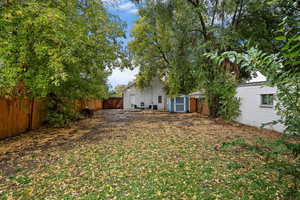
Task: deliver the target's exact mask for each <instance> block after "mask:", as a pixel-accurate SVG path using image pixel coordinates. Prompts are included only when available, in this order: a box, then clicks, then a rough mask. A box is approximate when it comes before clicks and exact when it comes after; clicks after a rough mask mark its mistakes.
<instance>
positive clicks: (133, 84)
mask: <svg viewBox="0 0 300 200" xmlns="http://www.w3.org/2000/svg"><path fill="white" fill-rule="evenodd" d="M132 86H135V81H133V82H131V83H129V84H128V85H127V87H126V88H124V89H123V91H125V90H127V89H129V88H131V87H132Z"/></svg>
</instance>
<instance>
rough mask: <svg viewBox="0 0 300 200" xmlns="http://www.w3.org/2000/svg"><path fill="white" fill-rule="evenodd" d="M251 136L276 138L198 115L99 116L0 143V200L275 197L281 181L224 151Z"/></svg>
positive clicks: (236, 152) (235, 151) (246, 151)
mask: <svg viewBox="0 0 300 200" xmlns="http://www.w3.org/2000/svg"><path fill="white" fill-rule="evenodd" d="M258 137H260V138H264V139H268V140H275V139H277V138H278V137H279V136H278V134H276V133H273V132H269V131H264V130H260V129H256V128H251V127H246V126H241V125H238V124H225V123H222V122H215V121H213V120H210V119H208V118H205V117H201V116H200V115H198V114H170V113H159V112H156V113H151V112H124V111H120V110H104V111H100V112H98V113H97V114H96V116H94V118H93V119H86V120H83V121H80V122H77V123H76V124H74V125H72V127H70V128H65V129H40V130H38V131H33V132H30V133H26V134H23V135H21V136H18V137H14V138H10V139H6V140H2V141H0V199H259V200H261V199H274V200H275V199H283V198H284V197H283V194H284V193H285V191H286V189H287V188H288V187H289V185H290V184H291V183H290V180H288V178H286V179H283V180H282V181H278V178H279V177H278V174H277V172H276V171H274V170H272V169H270V168H268V167H266V165H265V164H266V159H265V158H264V157H263V156H260V155H259V154H257V153H255V152H253V151H251V149H250V148H247V146H243V145H224V144H233V143H239V141H245V142H247V143H249V144H252V145H256V143H257V138H258ZM281 159H282V160H287V161H288V157H287V156H284V155H282V157H281Z"/></svg>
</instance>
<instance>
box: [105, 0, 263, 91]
mask: <svg viewBox="0 0 300 200" xmlns="http://www.w3.org/2000/svg"><path fill="white" fill-rule="evenodd" d="M103 1H104V3H105V6H106V7H107V8H108V11H109V12H110V13H112V14H115V15H117V16H119V17H120V19H121V20H122V21H124V22H126V23H127V28H126V36H127V38H126V39H124V45H126V44H127V42H128V41H130V40H132V39H133V38H132V37H130V31H131V29H132V26H133V24H134V22H135V20H136V19H137V18H138V15H137V11H138V10H137V7H136V6H135V4H134V3H132V2H131V1H130V0H103ZM138 72H139V70H138V69H137V68H136V69H134V70H129V69H124V70H123V71H121V70H120V69H115V70H113V72H112V74H111V76H109V77H108V83H109V84H110V85H111V86H112V87H113V88H114V87H115V86H117V85H119V84H128V82H129V81H133V80H134V78H135V75H136V74H137V73H138ZM264 80H265V77H264V76H263V75H261V74H260V73H258V77H256V78H254V79H252V80H250V81H249V82H257V81H264Z"/></svg>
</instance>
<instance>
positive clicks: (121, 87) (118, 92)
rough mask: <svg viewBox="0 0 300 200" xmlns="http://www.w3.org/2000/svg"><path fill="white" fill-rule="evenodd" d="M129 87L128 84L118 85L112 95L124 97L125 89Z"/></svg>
mask: <svg viewBox="0 0 300 200" xmlns="http://www.w3.org/2000/svg"><path fill="white" fill-rule="evenodd" d="M126 87H127V85H117V86H116V87H115V88H114V89H113V91H111V94H110V96H111V97H122V96H123V91H124V89H125V88H126Z"/></svg>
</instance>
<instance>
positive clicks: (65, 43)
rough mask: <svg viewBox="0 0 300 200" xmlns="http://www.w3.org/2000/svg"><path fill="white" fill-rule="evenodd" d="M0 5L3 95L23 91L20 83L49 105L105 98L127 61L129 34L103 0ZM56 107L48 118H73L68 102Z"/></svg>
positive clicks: (24, 0)
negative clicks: (109, 81)
mask: <svg viewBox="0 0 300 200" xmlns="http://www.w3.org/2000/svg"><path fill="white" fill-rule="evenodd" d="M0 5H1V7H0V28H1V33H0V60H1V67H0V74H1V79H0V88H1V90H0V94H12V95H19V94H18V93H16V91H15V89H16V88H18V86H19V85H20V84H21V85H24V87H25V88H26V89H25V92H24V91H23V93H22V95H27V96H30V97H34V98H48V99H49V101H51V104H60V102H61V101H64V100H65V99H66V98H68V99H70V101H71V100H72V99H75V98H85V99H88V98H103V97H106V96H107V94H108V93H107V92H108V87H107V85H106V82H107V76H108V75H109V73H110V71H111V69H112V68H113V67H117V66H120V65H122V66H123V65H124V66H125V65H126V61H125V60H126V59H125V58H126V54H125V51H124V50H123V47H122V42H121V40H120V39H119V38H122V37H125V34H124V26H125V25H124V24H123V23H122V22H121V21H120V20H119V19H118V18H117V17H116V16H113V15H111V14H109V13H108V12H107V11H106V9H105V8H104V7H103V5H102V2H101V1H98V0H82V1H78V0H62V1H55V0H45V1H36V0H8V1H1V3H0ZM117 58H118V60H117ZM24 93H25V94H24ZM52 97H55V98H52ZM56 100H57V101H56ZM66 107H68V106H66ZM49 108H51V106H49ZM56 108H57V109H59V110H57V109H55V110H51V111H50V112H56V114H54V113H53V115H52V114H51V113H50V114H49V116H53V117H56V116H57V115H59V117H58V118H60V119H61V120H63V121H64V122H60V123H63V124H64V123H65V122H66V121H68V120H70V117H69V114H70V112H67V113H65V112H64V111H65V110H66V108H64V106H63V107H62V105H56ZM53 117H50V118H52V119H49V120H50V121H51V120H53Z"/></svg>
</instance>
